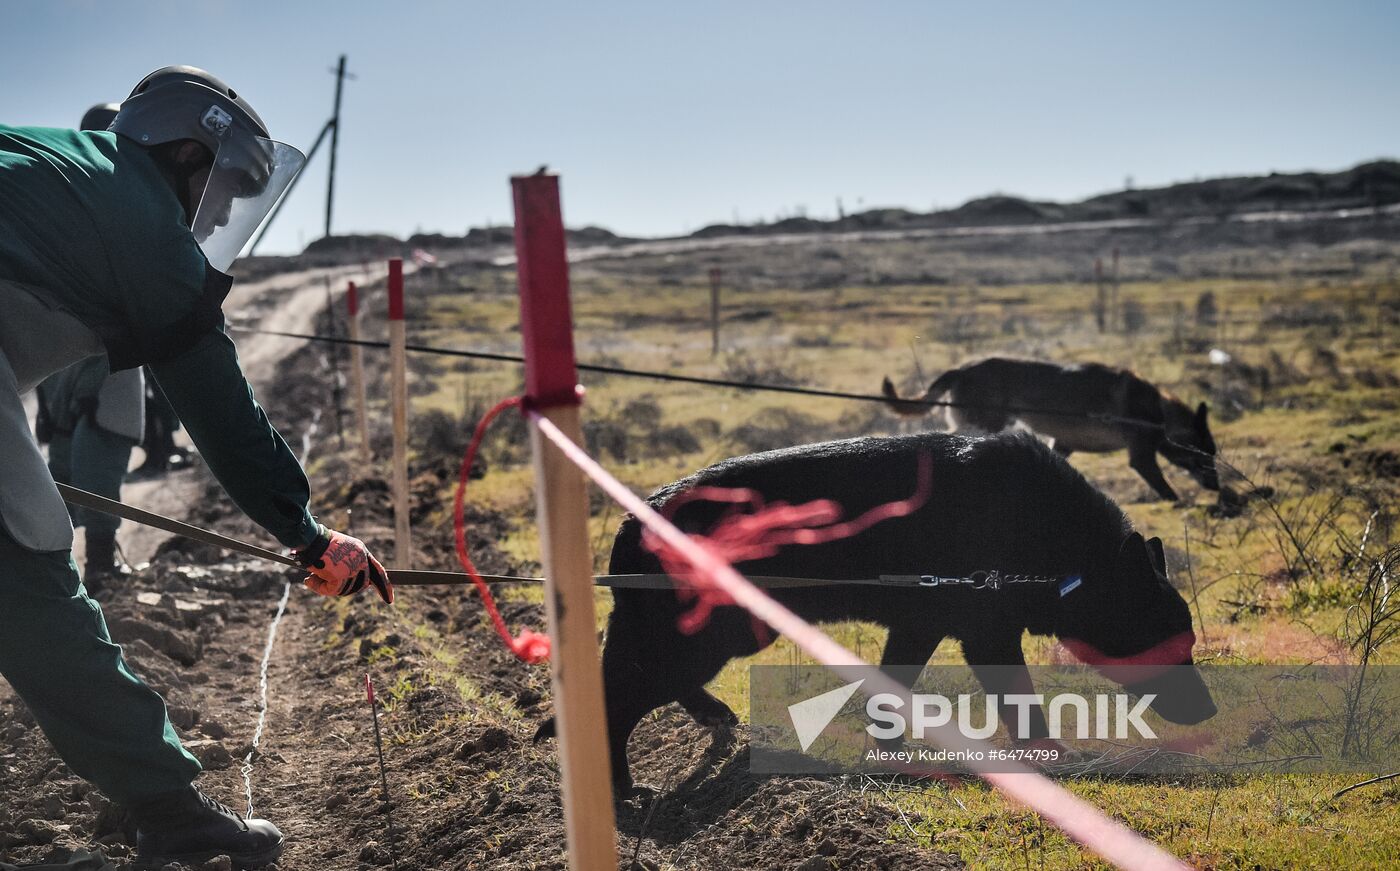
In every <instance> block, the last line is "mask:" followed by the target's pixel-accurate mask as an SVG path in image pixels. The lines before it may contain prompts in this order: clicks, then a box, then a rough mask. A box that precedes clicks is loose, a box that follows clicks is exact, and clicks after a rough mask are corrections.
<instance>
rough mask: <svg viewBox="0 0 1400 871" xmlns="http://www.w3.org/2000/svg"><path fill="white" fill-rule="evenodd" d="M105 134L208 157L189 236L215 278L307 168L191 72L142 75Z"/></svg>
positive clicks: (227, 94) (205, 76) (222, 89)
mask: <svg viewBox="0 0 1400 871" xmlns="http://www.w3.org/2000/svg"><path fill="white" fill-rule="evenodd" d="M110 129H111V130H112V132H113V133H117V134H120V135H122V136H124V137H126V138H127V139H130V140H132V141H134V142H137V143H139V144H141V145H145V146H154V145H161V144H164V143H166V142H175V141H177V140H181V139H190V140H193V141H195V142H198V143H200V144H201V145H204V146H205V147H206V148H208V149H209V151H210V153H211V154H213V155H214V163H213V165H212V166H211V167H210V172H209V181H208V182H207V183H206V184H205V187H204V192H203V194H202V195H201V196H200V199H199V203H198V205H197V206H196V207H195V209H194V214H195V217H194V221H193V222H192V223H191V225H190V229H191V230H192V231H193V232H194V236H195V239H196V240H198V241H199V244H200V248H202V249H203V251H204V255H205V257H207V258H208V259H209V263H210V265H211V266H213V267H214V268H215V269H217V270H219V271H220V272H226V271H227V270H228V268H229V266H230V265H232V263H233V260H234V258H235V257H237V256H238V252H239V251H241V250H242V249H243V245H244V244H245V243H247V241H248V239H249V238H251V237H252V235H253V232H254V231H255V230H257V228H258V225H259V224H261V223H262V220H263V218H264V217H266V216H267V213H268V212H269V211H271V210H272V207H273V206H274V205H275V204H276V203H277V200H278V198H279V197H281V195H282V193H283V191H285V190H286V189H287V186H288V185H290V184H291V182H292V179H294V178H296V174H297V173H298V172H300V171H301V168H302V166H303V165H304V164H305V163H306V157H305V156H304V155H303V154H302V153H301V152H300V151H298V150H297V149H295V148H293V147H292V146H290V145H286V144H284V143H281V142H275V141H273V140H272V139H270V138H269V137H268V132H267V126H266V125H265V124H263V121H262V119H261V118H259V117H258V113H257V112H254V111H253V107H252V106H250V105H249V104H248V102H247V101H246V100H244V99H243V97H241V96H239V95H238V94H237V93H236V92H235V91H234V90H233V89H232V88H230V87H229V86H228V85H226V84H224V82H223V81H222V80H220V79H218V78H216V77H215V76H212V75H210V74H209V73H207V72H205V71H204V70H201V69H198V68H196V67H186V66H174V67H165V68H163V69H159V70H156V71H155V72H153V73H151V74H150V75H148V76H146V77H145V78H144V79H142V80H141V81H140V83H139V84H137V85H136V87H135V88H134V89H133V90H132V92H131V96H130V97H127V98H126V101H125V102H123V103H122V104H121V108H120V110H119V111H118V112H117V117H116V118H115V119H114V120H113V121H112V126H111V128H110Z"/></svg>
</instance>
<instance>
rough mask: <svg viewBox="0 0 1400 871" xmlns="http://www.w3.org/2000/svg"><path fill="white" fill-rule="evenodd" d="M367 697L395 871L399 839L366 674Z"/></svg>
mask: <svg viewBox="0 0 1400 871" xmlns="http://www.w3.org/2000/svg"><path fill="white" fill-rule="evenodd" d="M365 697H366V698H368V699H369V719H370V722H371V723H373V724H374V749H375V750H376V751H377V752H378V753H379V787H380V789H381V790H382V793H381V794H382V798H383V799H384V823H385V825H386V826H387V827H388V829H389V861H390V862H391V863H392V867H393V869H394V871H398V868H399V848H398V838H397V837H396V836H395V835H394V815H393V813H392V812H391V808H390V805H389V776H388V775H387V774H386V773H385V771H384V741H383V739H382V738H380V737H379V709H378V708H376V707H375V706H374V684H373V683H371V682H370V679H369V672H365Z"/></svg>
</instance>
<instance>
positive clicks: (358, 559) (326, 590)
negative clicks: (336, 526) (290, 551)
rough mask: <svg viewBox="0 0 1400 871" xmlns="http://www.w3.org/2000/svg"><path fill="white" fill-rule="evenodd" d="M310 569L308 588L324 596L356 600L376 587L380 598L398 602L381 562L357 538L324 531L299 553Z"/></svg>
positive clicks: (322, 528) (307, 580) (323, 529)
mask: <svg viewBox="0 0 1400 871" xmlns="http://www.w3.org/2000/svg"><path fill="white" fill-rule="evenodd" d="M295 554H296V558H297V562H299V563H301V565H302V567H303V568H305V569H306V571H307V575H306V582H305V583H306V585H307V586H308V587H310V588H311V589H312V590H314V591H315V592H317V593H320V594H321V595H322V596H353V595H355V594H356V593H358V592H360V591H361V590H363V589H364V588H365V584H367V583H369V584H373V585H374V589H375V590H376V591H378V593H379V598H381V599H383V600H384V601H385V602H390V603H392V602H393V601H394V586H393V584H390V583H389V574H388V572H386V571H384V567H383V566H382V565H380V564H379V560H377V559H375V558H374V555H373V554H371V553H370V552H369V548H367V547H365V543H364V542H363V541H360V540H359V539H358V538H355V537H354V536H350V535H346V534H345V533H343V532H336V531H335V530H333V529H327V528H326V527H324V526H322V527H321V534H320V535H318V536H317V537H316V540H315V541H313V542H312V543H311V544H308V545H307V546H306V547H303V548H301V549H300V550H297V551H296V552H295Z"/></svg>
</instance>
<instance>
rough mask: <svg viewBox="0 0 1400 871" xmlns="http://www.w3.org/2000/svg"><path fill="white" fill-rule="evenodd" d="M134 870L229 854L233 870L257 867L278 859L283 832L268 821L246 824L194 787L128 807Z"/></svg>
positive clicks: (280, 852) (236, 815)
mask: <svg viewBox="0 0 1400 871" xmlns="http://www.w3.org/2000/svg"><path fill="white" fill-rule="evenodd" d="M131 815H132V817H133V818H135V820H136V859H137V863H138V866H140V865H145V866H153V867H156V868H159V867H160V866H161V865H164V864H167V863H170V862H183V863H185V864H187V865H198V864H199V863H201V862H207V861H209V860H210V859H213V858H214V857H215V856H228V857H229V858H230V859H232V860H233V867H235V868H262V867H264V866H266V865H270V864H272V863H273V862H275V861H276V860H277V857H278V856H280V855H282V833H281V832H280V831H278V830H277V827H276V826H274V825H273V824H272V823H269V822H268V821H267V820H245V819H242V818H240V817H239V816H238V814H236V813H234V812H233V811H232V810H231V809H229V808H228V807H225V806H224V805H222V804H220V803H219V802H217V801H214V799H212V798H210V797H209V796H207V795H205V794H204V793H202V792H200V791H199V790H198V789H196V788H195V787H193V786H191V787H189V788H187V789H183V790H180V791H178V792H171V793H165V794H164V795H159V796H156V797H155V798H153V799H149V800H147V801H144V802H141V803H140V804H137V805H132V806H131Z"/></svg>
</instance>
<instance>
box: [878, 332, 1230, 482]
mask: <svg viewBox="0 0 1400 871" xmlns="http://www.w3.org/2000/svg"><path fill="white" fill-rule="evenodd" d="M883 392H884V395H885V397H886V398H887V399H888V400H889V405H890V407H891V408H892V409H893V410H894V411H895V412H896V413H898V414H900V415H901V416H905V417H919V416H922V415H925V414H927V413H929V411H930V410H931V409H932V406H929V405H927V404H925V403H927V402H932V401H936V400H938V399H941V398H942V397H943V396H945V395H946V396H947V397H948V398H949V399H950V400H951V401H952V402H954V403H959V404H958V405H951V406H949V407H948V423H949V425H950V428H951V429H953V430H954V431H956V430H963V429H968V428H972V429H979V430H982V431H984V432H989V433H992V432H1000V431H1001V430H1004V429H1007V428H1008V427H1010V426H1012V425H1013V424H1015V423H1016V422H1017V421H1020V422H1021V423H1022V424H1024V425H1025V426H1026V427H1028V428H1029V429H1031V430H1033V431H1034V432H1036V433H1039V434H1040V435H1043V436H1046V437H1048V438H1050V439H1052V440H1053V445H1054V448H1055V450H1056V451H1058V452H1059V453H1060V454H1061V455H1062V456H1066V457H1067V456H1069V455H1070V454H1072V453H1074V452H1075V451H1085V452H1088V453H1108V452H1110V451H1119V450H1122V449H1124V448H1127V449H1128V465H1130V466H1132V467H1133V470H1134V471H1136V472H1137V473H1138V474H1139V475H1141V476H1142V478H1143V480H1144V481H1146V482H1147V483H1148V485H1149V486H1151V487H1152V489H1153V490H1155V491H1156V492H1157V495H1159V496H1161V497H1162V498H1163V499H1166V500H1169V501H1172V502H1175V501H1177V495H1176V491H1175V490H1173V489H1172V486H1171V485H1170V484H1168V483H1167V479H1166V478H1165V477H1163V476H1162V470H1161V468H1160V467H1159V466H1158V465H1157V454H1159V453H1160V454H1161V455H1162V456H1164V457H1166V458H1167V461H1168V462H1170V463H1172V464H1173V465H1176V466H1180V467H1181V468H1183V469H1185V470H1186V471H1187V473H1188V474H1190V475H1191V477H1192V478H1195V479H1196V481H1197V482H1198V483H1200V485H1201V486H1202V487H1205V488H1206V489H1207V490H1215V491H1219V490H1220V478H1219V476H1218V474H1217V473H1216V469H1215V454H1216V448H1215V439H1214V438H1212V437H1211V434H1210V426H1209V424H1208V423H1207V422H1206V413H1207V409H1206V404H1205V403H1204V402H1202V403H1201V404H1200V405H1199V406H1197V407H1196V410H1195V411H1194V412H1193V411H1191V409H1190V407H1189V406H1187V405H1186V404H1185V403H1183V402H1182V401H1181V400H1179V399H1177V398H1175V397H1174V396H1171V395H1170V394H1167V393H1163V392H1162V391H1160V390H1158V389H1157V388H1156V387H1154V386H1153V385H1151V384H1149V383H1148V382H1146V381H1144V380H1143V379H1142V378H1139V377H1138V376H1137V375H1136V374H1134V373H1133V372H1130V371H1128V370H1126V369H1114V368H1111V367H1108V366H1103V365H1100V364H1098V363H1082V364H1079V365H1075V366H1058V365H1056V364H1054V363H1041V362H1036V361H1034V360H1013V359H1007V358H1004V357H992V358H990V359H987V360H982V361H981V362H978V363H971V364H969V365H967V366H963V367H962V368H960V369H952V370H949V371H948V372H944V373H943V374H942V375H940V376H938V379H937V380H935V381H934V382H933V383H932V384H930V385H929V388H928V390H927V391H926V392H925V393H924V396H923V400H924V401H923V402H922V403H921V402H911V401H908V400H904V399H901V398H900V397H899V395H898V394H897V393H896V392H895V389H894V385H893V384H891V383H890V379H889V378H886V379H885V383H884V385H883Z"/></svg>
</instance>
